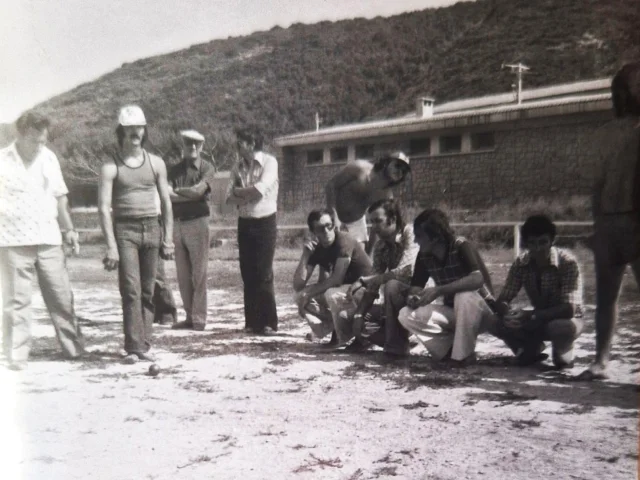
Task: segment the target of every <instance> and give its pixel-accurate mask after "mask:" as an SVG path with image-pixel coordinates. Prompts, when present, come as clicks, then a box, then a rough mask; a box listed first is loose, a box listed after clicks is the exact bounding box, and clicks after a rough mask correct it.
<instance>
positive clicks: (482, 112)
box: [275, 78, 611, 146]
mask: <svg viewBox="0 0 640 480" xmlns="http://www.w3.org/2000/svg"><path fill="white" fill-rule="evenodd" d="M610 84H611V80H610V79H608V78H604V79H598V80H590V81H586V82H576V83H571V84H563V85H554V86H550V87H543V88H536V89H529V90H523V92H522V98H523V103H521V104H520V105H518V104H516V103H514V102H515V96H514V94H513V93H505V94H499V95H488V96H484V97H476V98H470V99H463V100H456V101H453V102H448V103H445V104H442V105H440V106H437V105H436V107H435V109H434V114H433V116H431V117H418V116H417V115H416V114H415V113H414V114H412V115H407V116H404V117H399V118H392V119H384V120H374V121H370V122H362V123H353V124H347V125H338V126H334V127H328V128H322V129H320V130H317V131H315V130H313V131H307V132H301V133H297V134H293V135H286V136H283V137H279V138H276V140H275V142H276V144H277V145H280V146H286V145H292V144H301V143H314V142H322V141H326V140H327V137H334V138H335V136H337V135H340V134H353V133H355V132H362V133H363V134H367V133H369V134H371V131H372V130H384V129H387V130H388V129H394V130H395V129H398V128H402V127H409V126H424V127H426V128H429V126H430V125H433V124H438V123H442V122H445V121H447V120H454V119H460V118H465V117H476V116H478V117H479V116H490V117H489V118H488V119H487V121H488V122H490V121H491V116H496V118H497V116H499V115H500V114H508V113H510V112H517V111H527V110H537V109H544V108H550V107H562V106H567V105H575V106H579V105H580V104H589V103H595V102H603V101H608V100H609V99H610V98H611V92H609V91H607V90H608V89H609V88H610ZM603 91H604V93H595V92H603ZM589 92H590V93H589ZM494 121H498V120H497V119H496V120H494ZM334 138H332V139H334Z"/></svg>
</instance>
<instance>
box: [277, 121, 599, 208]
mask: <svg viewBox="0 0 640 480" xmlns="http://www.w3.org/2000/svg"><path fill="white" fill-rule="evenodd" d="M610 118H611V113H610V112H586V113H581V114H573V115H563V116H555V117H546V118H532V119H521V120H518V121H517V122H512V123H503V124H491V125H483V126H482V127H478V128H477V131H493V132H494V136H495V148H494V149H492V150H490V151H481V152H471V153H457V154H451V155H433V156H428V155H423V156H413V157H412V158H411V168H412V175H411V178H410V179H409V181H408V182H406V184H405V185H403V186H402V187H399V191H398V192H397V194H398V196H399V197H400V198H402V199H403V200H404V201H405V202H411V203H413V202H415V203H416V204H418V205H421V206H426V205H436V204H439V203H442V202H446V203H447V204H449V205H455V206H458V207H462V208H474V207H487V206H489V205H491V204H492V203H493V202H497V201H509V200H513V201H514V202H515V201H516V200H523V199H527V198H538V197H549V198H552V197H556V196H563V197H565V196H570V195H586V194H589V193H590V191H591V187H592V185H593V175H594V172H595V171H596V167H597V165H598V164H599V158H598V155H599V153H598V151H599V145H598V139H599V138H600V139H601V138H602V137H603V136H606V129H607V125H606V123H607V121H608V120H609V119H610ZM465 131H469V129H468V128H467V130H465ZM453 133H463V131H462V130H457V131H456V130H446V131H430V132H425V135H426V134H428V135H434V136H437V135H447V134H453ZM414 136H415V134H414ZM366 141H367V142H368V143H375V144H376V153H380V152H381V151H382V150H383V149H390V150H393V149H401V150H404V151H408V150H409V142H408V138H407V137H406V135H405V136H402V135H398V136H397V137H395V138H389V137H384V138H382V137H381V138H378V139H373V140H371V139H368V140H366ZM280 158H281V159H282V161H281V162H280V175H281V177H280V178H281V183H280V204H281V205H280V206H281V208H282V209H285V210H293V209H296V208H310V207H313V206H321V205H324V186H325V184H326V182H327V181H328V180H329V179H330V178H331V177H332V176H333V175H334V174H335V173H336V172H337V171H338V170H339V169H340V168H342V167H343V166H344V164H334V165H326V164H323V165H314V166H307V165H306V154H305V151H304V150H303V149H301V148H293V147H287V148H285V150H284V152H282V155H281V156H280Z"/></svg>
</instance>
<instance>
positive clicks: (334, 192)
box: [325, 152, 411, 253]
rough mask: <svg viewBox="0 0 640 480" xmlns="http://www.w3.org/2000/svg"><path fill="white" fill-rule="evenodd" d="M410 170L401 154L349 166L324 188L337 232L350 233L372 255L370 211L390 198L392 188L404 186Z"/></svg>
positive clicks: (359, 161)
mask: <svg viewBox="0 0 640 480" xmlns="http://www.w3.org/2000/svg"><path fill="white" fill-rule="evenodd" d="M410 171H411V167H410V166H409V158H408V157H407V156H406V155H405V154H404V153H402V152H395V153H391V154H386V155H383V156H382V157H380V158H379V159H378V160H377V161H376V162H375V163H371V162H369V161H368V160H356V161H354V162H350V163H347V165H345V166H344V167H343V168H342V169H341V170H340V171H339V172H338V173H336V174H335V175H334V176H333V177H332V178H331V179H330V180H329V182H328V183H327V185H326V187H325V194H326V201H327V208H329V209H330V210H332V211H333V212H334V218H335V220H336V227H337V228H338V230H344V231H347V232H349V233H350V234H351V235H352V236H353V237H354V238H355V239H356V240H357V241H359V242H362V243H364V244H366V251H367V253H369V252H371V249H372V248H373V243H374V240H375V239H374V238H371V240H369V235H368V232H367V222H366V219H365V215H366V213H367V209H368V208H369V206H371V205H372V204H373V203H374V202H376V201H377V200H380V199H384V198H391V197H392V196H393V193H392V191H391V189H392V188H393V187H395V186H396V185H399V184H400V183H402V182H403V181H404V179H405V178H406V177H407V175H408V174H409V172H410Z"/></svg>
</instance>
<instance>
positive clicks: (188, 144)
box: [184, 138, 201, 147]
mask: <svg viewBox="0 0 640 480" xmlns="http://www.w3.org/2000/svg"><path fill="white" fill-rule="evenodd" d="M200 144H201V142H199V141H198V140H191V139H188V138H187V139H185V140H184V145H185V147H193V146H196V147H199V146H200Z"/></svg>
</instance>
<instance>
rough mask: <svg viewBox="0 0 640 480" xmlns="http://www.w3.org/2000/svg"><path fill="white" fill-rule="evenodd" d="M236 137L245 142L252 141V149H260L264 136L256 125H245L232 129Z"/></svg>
mask: <svg viewBox="0 0 640 480" xmlns="http://www.w3.org/2000/svg"><path fill="white" fill-rule="evenodd" d="M234 133H235V134H236V138H237V139H238V140H244V141H245V142H249V143H253V149H254V150H256V151H257V150H262V147H263V145H264V136H263V135H262V132H261V131H260V130H259V129H258V127H256V126H254V125H246V126H242V127H237V128H235V129H234Z"/></svg>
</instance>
